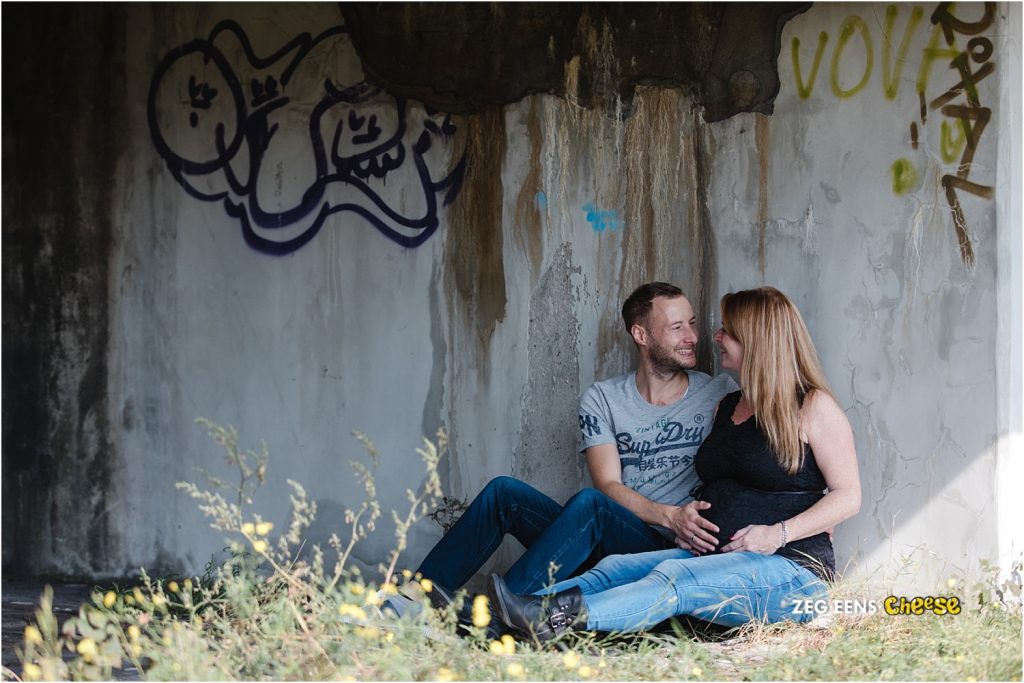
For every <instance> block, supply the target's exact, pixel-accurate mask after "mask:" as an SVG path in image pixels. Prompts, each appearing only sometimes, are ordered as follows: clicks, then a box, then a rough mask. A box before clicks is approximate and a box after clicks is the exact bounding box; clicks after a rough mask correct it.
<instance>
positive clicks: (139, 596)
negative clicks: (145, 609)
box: [132, 586, 146, 605]
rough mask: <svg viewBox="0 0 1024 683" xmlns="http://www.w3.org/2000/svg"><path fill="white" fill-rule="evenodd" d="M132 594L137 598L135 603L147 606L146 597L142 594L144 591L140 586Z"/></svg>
mask: <svg viewBox="0 0 1024 683" xmlns="http://www.w3.org/2000/svg"><path fill="white" fill-rule="evenodd" d="M132 594H133V595H134V596H135V601H136V602H137V603H139V604H140V605H145V604H146V596H145V595H143V594H142V590H140V589H139V587H138V586H136V587H135V588H133V589H132Z"/></svg>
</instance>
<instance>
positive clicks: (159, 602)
mask: <svg viewBox="0 0 1024 683" xmlns="http://www.w3.org/2000/svg"><path fill="white" fill-rule="evenodd" d="M166 603H167V600H166V599H164V596H162V595H160V594H157V595H154V596H153V606H154V607H157V608H159V609H163V608H164V605H165V604H166Z"/></svg>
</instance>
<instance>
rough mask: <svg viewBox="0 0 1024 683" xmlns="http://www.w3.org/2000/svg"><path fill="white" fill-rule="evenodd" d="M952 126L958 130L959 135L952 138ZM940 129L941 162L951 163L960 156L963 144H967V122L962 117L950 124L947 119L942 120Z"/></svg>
mask: <svg viewBox="0 0 1024 683" xmlns="http://www.w3.org/2000/svg"><path fill="white" fill-rule="evenodd" d="M954 128H957V129H959V130H960V135H959V136H958V137H957V138H956V139H953V134H952V132H951V131H952V130H953V129H954ZM940 131H941V133H940V136H939V153H940V154H941V155H942V161H943V162H945V163H947V164H952V163H954V162H955V161H956V160H957V159H959V158H960V154H961V153H962V152H963V151H964V146H966V145H967V123H966V122H965V121H964V120H963V119H957V120H956V121H955V122H954V123H953V125H950V124H949V121H943V122H942V126H941V128H940Z"/></svg>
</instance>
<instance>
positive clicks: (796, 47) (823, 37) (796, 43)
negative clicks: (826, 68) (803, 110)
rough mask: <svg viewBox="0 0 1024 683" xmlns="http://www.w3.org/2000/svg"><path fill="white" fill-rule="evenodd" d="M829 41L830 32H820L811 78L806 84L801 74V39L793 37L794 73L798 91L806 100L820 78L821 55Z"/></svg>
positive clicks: (801, 97)
mask: <svg viewBox="0 0 1024 683" xmlns="http://www.w3.org/2000/svg"><path fill="white" fill-rule="evenodd" d="M827 42H828V34H827V33H825V32H824V31H822V32H821V33H819V34H818V47H817V48H815V50H814V62H813V63H812V64H811V73H810V78H808V80H807V83H806V84H805V83H804V81H803V78H802V76H801V74H800V39H799V38H797V37H795V36H794V38H793V44H792V45H793V47H792V52H793V75H794V76H796V92H797V94H798V95H800V99H802V100H806V99H807V98H808V97H810V96H811V93H812V92H813V91H814V82H815V81H816V80H817V79H818V67H819V66H821V57H822V55H824V54H825V43H827Z"/></svg>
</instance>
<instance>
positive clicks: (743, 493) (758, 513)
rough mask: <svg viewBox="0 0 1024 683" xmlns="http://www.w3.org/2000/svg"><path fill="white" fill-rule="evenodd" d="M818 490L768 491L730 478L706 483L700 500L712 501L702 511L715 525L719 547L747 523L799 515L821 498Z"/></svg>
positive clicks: (767, 522) (773, 522)
mask: <svg viewBox="0 0 1024 683" xmlns="http://www.w3.org/2000/svg"><path fill="white" fill-rule="evenodd" d="M822 495H823V494H822V493H821V492H820V491H810V492H781V493H776V492H771V491H760V490H758V489H752V488H749V487H747V486H743V485H742V484H740V483H739V482H737V481H734V480H732V479H721V480H719V481H715V482H711V483H710V484H705V485H704V487H703V488H702V489H701V492H700V495H699V496H698V499H699V500H703V501H706V502H708V503H710V504H711V507H710V508H708V509H707V510H702V511H701V515H702V516H703V517H704V518H705V519H707V520H708V521H710V522H712V523H713V524H715V525H716V526H717V527H718V533H716V534H714V536H715V537H716V538H718V548H721V547H722V546H723V545H725V544H726V543H728V542H729V540H730V539H731V538H732V535H733V534H735V533H736V532H737V531H739V530H740V529H742V528H743V527H745V526H748V525H750V524H766V525H771V524H778V523H779V522H781V521H782V520H784V519H789V518H790V517H793V516H794V515H798V514H800V513H801V512H803V511H804V510H806V509H807V508H809V507H811V506H812V505H814V503H816V502H817V501H818V500H820V499H821V497H822Z"/></svg>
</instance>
